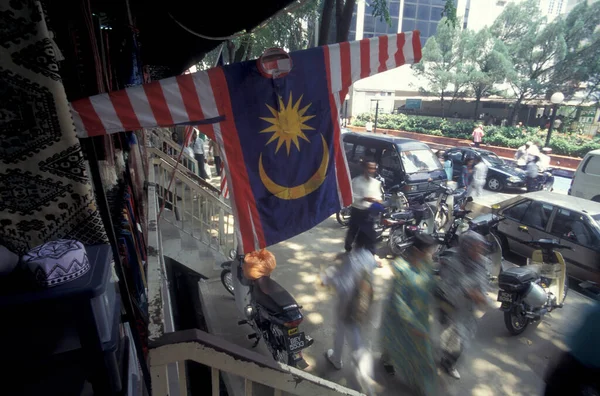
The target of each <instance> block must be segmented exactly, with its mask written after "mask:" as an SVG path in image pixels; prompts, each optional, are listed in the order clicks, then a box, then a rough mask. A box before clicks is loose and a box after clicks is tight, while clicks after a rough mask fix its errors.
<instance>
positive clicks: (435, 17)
mask: <svg viewBox="0 0 600 396" xmlns="http://www.w3.org/2000/svg"><path fill="white" fill-rule="evenodd" d="M442 12H444V9H443V8H442V7H431V20H432V21H436V22H437V21H439V20H440V19H442ZM467 12H468V10H467ZM466 18H467V17H466V16H465V19H466Z"/></svg>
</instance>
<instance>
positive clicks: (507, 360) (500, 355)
mask: <svg viewBox="0 0 600 396" xmlns="http://www.w3.org/2000/svg"><path fill="white" fill-rule="evenodd" d="M487 352H489V353H490V354H492V355H493V356H494V357H495V358H496V359H498V360H500V361H501V362H502V363H504V364H507V365H510V366H514V367H516V368H517V369H519V370H529V367H528V366H527V365H526V364H523V362H520V361H518V360H516V359H515V358H513V357H512V356H510V355H507V353H506V351H504V352H503V351H500V350H498V349H487Z"/></svg>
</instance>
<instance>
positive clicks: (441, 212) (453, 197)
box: [434, 185, 467, 230]
mask: <svg viewBox="0 0 600 396" xmlns="http://www.w3.org/2000/svg"><path fill="white" fill-rule="evenodd" d="M466 203H467V189H466V188H464V187H462V188H458V189H456V190H453V189H452V188H450V187H447V186H442V185H440V194H439V197H438V199H437V202H436V206H435V207H436V209H437V211H436V213H435V218H434V223H435V229H436V230H441V229H443V228H444V227H446V225H448V222H451V221H452V215H453V213H454V210H455V209H457V208H460V207H463V206H464V205H466Z"/></svg>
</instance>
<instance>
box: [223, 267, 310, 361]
mask: <svg viewBox="0 0 600 396" xmlns="http://www.w3.org/2000/svg"><path fill="white" fill-rule="evenodd" d="M243 262H244V256H243V255H238V256H237V257H236V259H235V260H234V261H228V262H225V263H223V264H221V267H222V268H223V271H221V282H222V283H223V286H224V287H225V289H226V290H227V291H228V292H229V293H231V294H234V286H233V274H232V271H231V266H232V265H237V266H238V267H237V274H238V279H239V281H240V283H241V284H243V285H245V286H248V287H249V288H250V303H249V304H248V305H247V306H246V307H245V308H244V314H245V316H246V319H245V320H242V321H240V322H238V325H244V324H247V325H250V327H252V329H253V330H254V333H253V334H250V335H249V336H248V339H249V340H252V339H253V340H255V342H254V345H253V346H252V347H253V348H254V347H256V345H258V343H259V342H260V340H261V338H262V339H263V340H264V342H265V344H266V345H267V348H268V349H269V352H271V354H272V355H273V358H274V359H275V360H276V361H278V362H281V363H284V364H287V365H289V366H292V367H299V368H306V367H308V364H307V363H306V361H305V360H304V358H303V357H302V350H303V349H306V348H308V347H309V346H311V345H312V344H313V342H314V340H313V339H312V337H310V336H307V335H305V334H304V332H301V331H300V329H299V325H300V323H302V321H303V319H304V316H303V315H302V312H301V309H302V306H300V305H298V303H297V302H296V300H295V299H294V297H292V295H291V294H290V293H288V291H287V290H285V289H284V288H283V287H282V286H281V285H280V284H279V283H277V282H275V281H274V280H273V279H271V277H269V276H263V277H261V278H258V279H256V280H248V279H246V278H245V277H244V275H243V271H242V264H243Z"/></svg>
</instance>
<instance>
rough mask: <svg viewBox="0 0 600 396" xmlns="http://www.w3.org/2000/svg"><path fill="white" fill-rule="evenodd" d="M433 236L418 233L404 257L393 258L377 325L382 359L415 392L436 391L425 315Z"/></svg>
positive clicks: (429, 308)
mask: <svg viewBox="0 0 600 396" xmlns="http://www.w3.org/2000/svg"><path fill="white" fill-rule="evenodd" d="M435 243H436V242H435V240H434V239H433V237H431V236H430V235H426V234H418V235H417V236H416V238H415V242H414V244H413V246H411V247H410V248H409V250H408V251H407V255H406V260H405V259H403V258H400V257H397V258H396V259H395V260H394V261H393V265H392V268H393V275H394V277H393V280H392V288H391V292H390V295H389V298H388V301H387V304H386V306H385V308H384V313H383V317H382V321H381V322H382V325H381V347H382V352H383V353H382V357H381V360H382V363H383V365H384V367H385V369H386V371H387V372H388V373H390V374H397V375H398V377H399V379H400V380H401V381H402V382H403V383H404V384H406V385H407V386H408V387H410V388H411V389H412V390H413V392H415V394H417V395H419V396H431V395H436V394H437V393H438V392H437V370H436V365H435V361H434V355H433V346H432V340H431V331H430V330H431V329H430V321H429V316H430V314H431V313H432V303H433V301H432V292H433V288H434V280H433V262H432V257H431V256H432V254H433V252H434V250H435Z"/></svg>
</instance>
